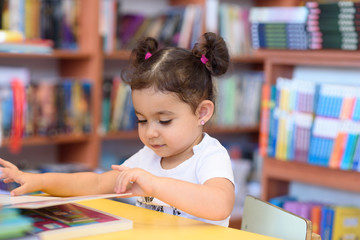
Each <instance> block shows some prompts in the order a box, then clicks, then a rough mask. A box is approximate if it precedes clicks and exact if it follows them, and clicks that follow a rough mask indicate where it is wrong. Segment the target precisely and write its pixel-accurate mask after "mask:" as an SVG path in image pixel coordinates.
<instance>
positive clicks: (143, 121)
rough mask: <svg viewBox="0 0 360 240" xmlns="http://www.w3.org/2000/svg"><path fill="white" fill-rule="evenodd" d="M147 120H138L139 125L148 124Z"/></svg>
mask: <svg viewBox="0 0 360 240" xmlns="http://www.w3.org/2000/svg"><path fill="white" fill-rule="evenodd" d="M146 122H147V121H146V120H137V123H139V124H141V123H146Z"/></svg>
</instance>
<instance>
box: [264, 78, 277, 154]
mask: <svg viewBox="0 0 360 240" xmlns="http://www.w3.org/2000/svg"><path fill="white" fill-rule="evenodd" d="M277 93H278V92H277V89H276V86H275V85H272V86H271V94H270V114H269V136H268V138H269V140H268V151H267V154H268V156H269V157H274V156H275V147H276V133H277V119H276V118H275V116H274V110H275V105H276V99H277Z"/></svg>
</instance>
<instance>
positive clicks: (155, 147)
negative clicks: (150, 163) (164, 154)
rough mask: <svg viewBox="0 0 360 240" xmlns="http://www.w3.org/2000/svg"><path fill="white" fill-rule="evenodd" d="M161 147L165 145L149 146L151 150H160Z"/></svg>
mask: <svg viewBox="0 0 360 240" xmlns="http://www.w3.org/2000/svg"><path fill="white" fill-rule="evenodd" d="M163 146H165V144H163V145H151V147H152V148H153V149H160V148H161V147H163Z"/></svg>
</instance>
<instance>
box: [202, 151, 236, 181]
mask: <svg viewBox="0 0 360 240" xmlns="http://www.w3.org/2000/svg"><path fill="white" fill-rule="evenodd" d="M197 167H198V171H197V175H198V176H197V177H198V181H199V183H200V184H203V183H205V182H206V181H207V180H209V179H211V178H226V179H228V180H229V181H231V182H232V183H233V184H234V174H233V171H232V166H231V160H230V156H229V154H228V152H227V151H226V149H225V148H224V147H223V146H217V147H215V148H210V151H206V152H205V153H204V154H203V155H202V156H201V159H200V161H199V165H198V166H197Z"/></svg>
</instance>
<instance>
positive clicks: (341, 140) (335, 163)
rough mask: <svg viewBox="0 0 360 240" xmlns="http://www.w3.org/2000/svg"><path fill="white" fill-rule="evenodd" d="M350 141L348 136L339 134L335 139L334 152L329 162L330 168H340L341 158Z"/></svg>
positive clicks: (343, 133)
mask: <svg viewBox="0 0 360 240" xmlns="http://www.w3.org/2000/svg"><path fill="white" fill-rule="evenodd" d="M347 139H348V134H347V133H345V132H339V133H338V135H337V136H336V138H335V142H334V146H333V150H332V153H331V156H330V160H329V167H330V168H336V169H338V168H340V163H341V158H342V156H343V154H344V149H345V145H346V142H347Z"/></svg>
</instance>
